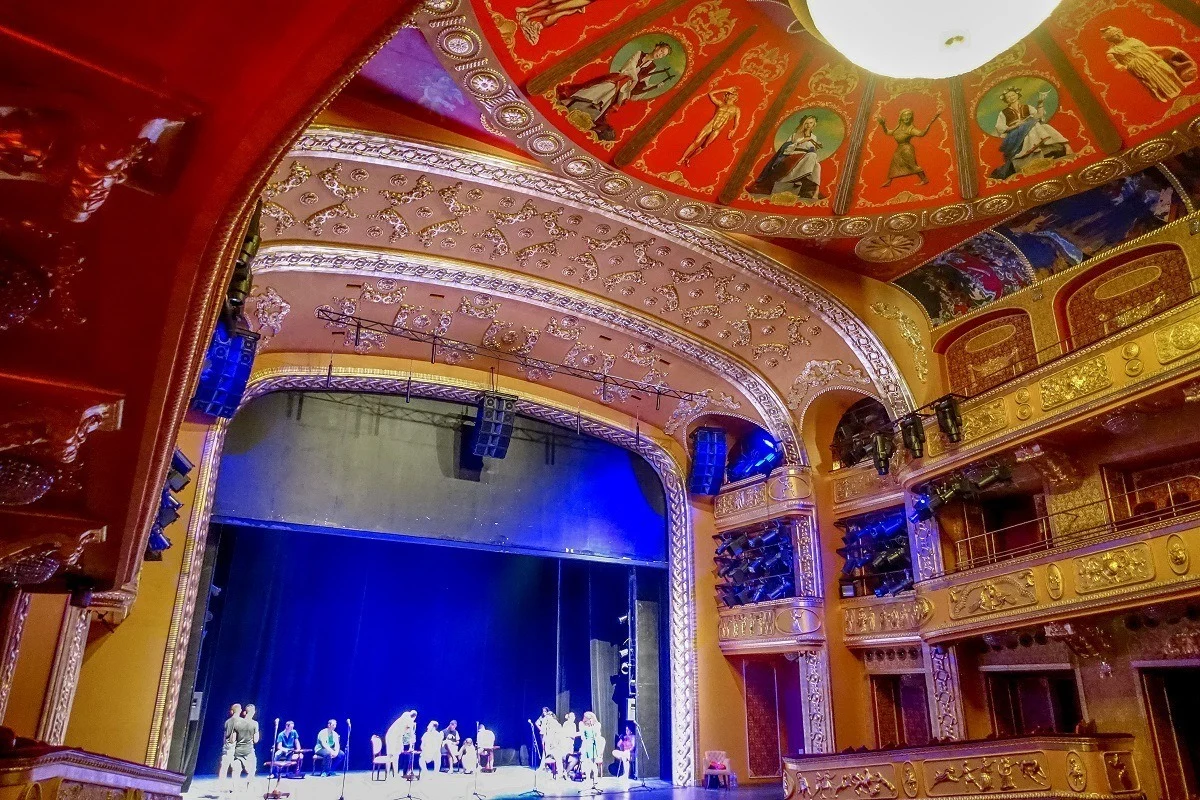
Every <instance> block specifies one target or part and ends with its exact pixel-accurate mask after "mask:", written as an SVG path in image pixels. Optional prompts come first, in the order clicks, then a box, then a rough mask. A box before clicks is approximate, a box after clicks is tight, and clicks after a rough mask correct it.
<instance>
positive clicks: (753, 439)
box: [728, 428, 783, 481]
mask: <svg viewBox="0 0 1200 800" xmlns="http://www.w3.org/2000/svg"><path fill="white" fill-rule="evenodd" d="M782 461H783V449H782V448H781V447H780V446H779V443H778V442H777V441H775V438H774V437H773V436H771V434H769V433H767V432H766V431H764V430H761V429H759V428H755V429H754V430H753V431H751V432H750V433H749V434H747V435H746V437H745V438H743V439H742V440H741V441H740V442H739V443H738V456H737V458H736V459H735V460H734V462H733V464H731V465H730V466H729V472H728V476H729V480H730V481H740V480H745V479H746V478H749V477H750V476H751V475H767V474H769V473H770V472H771V470H773V469H775V467H777V466H779V464H780V463H781V462H782Z"/></svg>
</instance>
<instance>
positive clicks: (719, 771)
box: [704, 750, 737, 789]
mask: <svg viewBox="0 0 1200 800" xmlns="http://www.w3.org/2000/svg"><path fill="white" fill-rule="evenodd" d="M709 778H714V779H715V786H714V788H724V789H728V788H729V786H730V784H731V783H733V784H736V783H737V774H736V773H735V772H734V771H733V767H732V766H731V765H730V763H729V754H728V753H726V752H725V751H724V750H706V751H704V788H705V789H707V788H709V784H708V779H709Z"/></svg>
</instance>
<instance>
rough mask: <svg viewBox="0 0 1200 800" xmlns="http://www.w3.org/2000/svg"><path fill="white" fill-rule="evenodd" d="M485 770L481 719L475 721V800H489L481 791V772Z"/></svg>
mask: <svg viewBox="0 0 1200 800" xmlns="http://www.w3.org/2000/svg"><path fill="white" fill-rule="evenodd" d="M482 770H483V759H482V758H480V757H479V720H476V721H475V769H474V771H473V772H472V777H473V778H474V779H475V781H474V783H475V786H474V787H473V788H474V791H472V792H471V796H472V797H474V798H475V800H487V797H486V796H485V795H482V794H480V793H479V773H480V772H481V771H482Z"/></svg>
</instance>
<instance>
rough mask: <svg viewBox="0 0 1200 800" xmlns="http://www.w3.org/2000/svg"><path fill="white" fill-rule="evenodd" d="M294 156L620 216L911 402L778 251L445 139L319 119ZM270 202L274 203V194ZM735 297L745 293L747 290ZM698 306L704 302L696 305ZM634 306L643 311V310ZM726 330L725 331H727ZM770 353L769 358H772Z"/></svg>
mask: <svg viewBox="0 0 1200 800" xmlns="http://www.w3.org/2000/svg"><path fill="white" fill-rule="evenodd" d="M290 156H291V158H293V159H299V158H306V157H307V158H320V157H323V158H327V159H335V160H336V161H334V163H335V164H336V163H337V161H341V160H345V161H347V162H358V163H361V164H368V165H370V164H374V165H378V166H384V167H392V168H396V169H403V168H408V169H410V170H416V171H420V172H421V173H422V174H429V175H434V176H440V177H445V178H452V179H455V180H456V181H459V182H462V183H474V184H477V185H478V186H481V187H490V188H492V189H499V190H505V191H511V192H513V193H514V194H516V195H517V196H518V197H521V198H530V199H537V200H546V201H550V202H553V203H555V204H558V205H561V206H562V207H564V208H567V209H575V210H579V211H584V212H587V213H589V214H591V215H593V216H596V217H600V218H603V219H605V220H607V221H608V222H610V223H615V224H616V226H620V227H621V228H629V229H631V230H633V231H634V232H635V235H649V236H652V237H654V238H655V239H656V240H658V241H660V242H661V243H663V244H665V245H668V246H671V245H673V246H675V247H678V248H682V249H685V250H686V251H688V252H689V253H690V254H691V255H692V256H695V258H691V259H690V261H691V262H692V263H693V266H694V265H695V263H696V262H697V261H698V260H699V259H705V260H706V261H709V262H711V264H712V265H713V266H716V267H717V268H719V269H729V270H732V271H733V272H734V274H735V276H744V277H745V278H747V279H749V280H752V281H755V282H756V283H757V284H759V285H762V286H765V287H766V288H769V289H772V290H774V291H777V292H781V293H783V294H784V295H785V299H786V300H788V301H791V302H793V303H796V304H800V305H802V306H803V307H804V310H806V311H808V312H811V314H812V315H813V316H815V317H816V318H817V319H819V320H820V322H821V323H823V324H824V327H826V328H828V329H829V330H831V331H833V332H835V333H836V334H837V336H838V337H839V339H840V340H841V343H839V344H838V346H837V348H836V349H838V350H842V349H843V344H842V343H844V348H845V349H848V350H849V353H845V354H843V353H838V355H843V357H844V356H845V355H850V356H852V357H853V359H854V360H857V361H858V362H859V364H861V365H862V367H863V368H864V369H865V373H866V375H867V376H868V377H869V379H870V382H871V385H872V386H873V387H874V389H875V392H876V394H877V395H878V396H879V398H880V399H881V401H882V402H883V403H884V405H885V406H887V407H888V408H889V410H890V411H891V413H892V414H893V415H894V416H898V415H900V414H903V413H905V412H907V411H908V410H911V409H912V408H913V406H914V403H913V400H912V396H911V394H910V392H909V390H908V386H907V385H906V383H905V381H904V378H903V376H902V375H901V373H900V370H899V368H898V367H897V365H896V363H895V361H894V360H893V359H892V357H891V355H890V354H889V353H888V351H887V350H886V348H885V347H884V346H883V345H882V344H881V343H880V341H879V339H878V337H877V336H876V335H875V333H874V332H873V331H872V330H871V329H870V328H869V327H868V326H867V325H866V324H865V323H864V322H863V321H862V320H861V319H860V318H859V317H858V316H857V315H856V314H855V313H854V312H852V311H851V310H850V309H849V308H848V307H847V306H845V305H844V304H843V303H842V302H841V301H840V300H838V299H837V298H836V297H834V296H832V295H831V294H829V293H828V292H827V291H825V290H824V289H823V288H821V287H820V286H818V285H816V284H814V283H813V282H812V281H810V280H808V279H806V278H804V277H802V276H800V275H798V274H796V273H794V272H792V271H790V270H788V269H787V268H786V267H784V266H783V265H781V264H779V263H778V262H776V261H774V260H773V259H770V258H768V257H766V256H764V255H763V254H761V253H758V252H756V251H754V250H752V249H750V248H747V247H743V246H741V245H739V244H737V243H735V242H733V241H731V240H729V239H726V238H725V237H723V236H721V235H719V234H715V233H710V232H706V231H702V230H698V229H695V228H692V227H690V226H687V225H683V224H679V223H676V222H672V221H669V220H663V219H659V218H657V217H655V216H653V215H652V214H648V213H646V212H645V211H643V210H641V209H638V208H632V207H629V208H627V207H623V206H619V205H617V204H616V203H614V201H613V200H611V199H609V198H605V197H602V196H600V195H599V194H596V193H594V192H592V191H590V190H589V189H587V188H584V187H581V186H579V185H577V184H575V183H573V182H572V181H570V180H568V179H565V178H562V177H559V176H556V175H553V174H550V173H548V172H546V171H544V170H542V169H540V168H537V167H530V166H525V165H518V164H514V163H512V162H510V161H506V160H504V159H500V158H496V157H493V156H488V155H484V154H479V153H474V152H469V151H464V150H460V149H457V148H452V147H448V146H444V145H431V144H427V143H422V142H413V141H408V140H403V139H399V138H395V137H390V136H382V135H376V134H369V133H365V132H362V131H356V130H348V129H341V128H334V127H326V126H317V127H314V128H311V129H310V130H309V131H308V133H306V134H305V135H304V136H303V137H301V139H300V140H299V142H297V144H296V146H295V147H294V148H293V150H292V152H291V153H290ZM353 172H354V171H353V170H351V176H353ZM364 172H365V171H364ZM278 176H279V178H280V183H279V184H273V186H280V185H283V184H286V183H287V180H288V178H289V175H288V164H287V163H286V162H285V163H284V164H283V165H282V166H281V168H280V170H279V173H278ZM286 191H288V189H287V188H284V189H283V192H286ZM283 192H277V193H276V194H272V190H271V189H270V188H269V189H268V192H267V193H266V195H265V197H267V199H268V200H272V199H273V200H280V199H281V198H280V195H281V194H283ZM355 196H356V195H355ZM310 199H311V198H310ZM268 205H271V203H270V202H269V203H268ZM378 205H380V203H379V202H378V201H376V202H375V203H373V205H372V208H371V209H370V210H373V209H374V206H378ZM360 208H361V209H362V210H364V211H366V210H368V209H367V207H366V206H361V207H360ZM279 210H281V211H282V212H283V213H284V214H287V215H290V216H291V222H292V223H293V224H294V223H295V222H296V221H297V220H298V218H299V209H297V211H296V213H295V214H293V213H292V212H291V211H289V210H287V209H283V208H282V207H279ZM364 216H370V217H373V218H377V219H378V218H380V217H382V216H383V214H382V213H379V212H377V213H375V214H369V215H364ZM289 227H290V226H289ZM377 227H378V226H377ZM547 227H549V226H547ZM281 228H282V226H280V225H277V226H276V231H277V232H276V235H275V236H274V237H272V236H271V235H270V234H269V233H268V234H267V235H266V238H276V239H279V240H283V239H284V237H283V233H284V232H286V231H285V229H281ZM335 232H336V231H335ZM379 234H380V232H379V230H376V231H375V232H374V235H376V236H378V235H379ZM402 241H403V240H402ZM373 249H377V245H373ZM393 249H396V248H393ZM654 263H659V262H654ZM683 263H685V264H686V263H687V261H686V260H685V261H684V262H683ZM660 265H661V264H660ZM707 266H708V264H705V267H707ZM256 267H257V265H256ZM487 268H488V269H489V270H494V269H495V266H493V265H492V264H488V265H487ZM671 273H672V279H673V280H674V278H676V277H679V278H680V279H681V280H682V281H685V282H686V281H688V280H689V279H691V280H694V279H695V278H693V277H692V276H691V275H687V274H679V273H678V271H677V270H671ZM629 274H630V273H629V272H626V273H621V274H619V275H618V274H616V273H614V274H612V275H610V276H609V279H608V280H614V281H615V280H617V279H618V278H620V277H626V276H628V275H629ZM710 277H711V276H710ZM613 285H615V284H613ZM710 285H711V284H710ZM659 288H660V289H662V288H663V287H659ZM720 290H721V286H719V285H718V286H717V292H718V293H719V292H720ZM751 293H753V291H751ZM589 294H590V292H589ZM597 296H598V295H597ZM734 299H737V300H741V299H742V298H740V297H738V298H734ZM759 299H760V300H761V299H763V298H761V297H760V298H759ZM747 300H749V298H747ZM645 302H646V305H647V306H650V301H649V299H648V300H647V301H645ZM677 304H678V303H677ZM780 305H782V304H780ZM626 308H627V307H626ZM696 308H698V309H699V308H701V307H700V306H697V307H696ZM748 310H749V306H748ZM632 313H634V314H639V312H632ZM640 316H643V317H648V315H645V314H640ZM681 324H683V323H681ZM694 327H696V328H699V329H701V330H703V329H704V328H705V327H706V322H705V320H700V322H699V323H697V324H696V325H695V326H694ZM818 332H819V329H818ZM724 333H726V334H728V331H725V332H724ZM696 335H699V336H701V337H702V338H709V337H710V336H711V337H712V338H711V339H710V342H711V344H712V345H713V346H715V347H717V348H718V349H720V350H728V349H729V348H728V347H727V346H725V345H724V344H720V343H719V342H718V341H714V340H716V339H722V338H725V337H722V336H712V334H705V333H698V334H696ZM789 357H790V354H789ZM767 361H768V364H769V363H770V361H771V359H768V360H767ZM788 363H794V362H787V361H785V362H784V363H783V364H780V365H777V366H776V367H775V368H774V369H773V370H772V372H774V371H776V370H780V369H781V368H782V369H786V365H787V364H788ZM791 377H792V376H791V375H787V376H780V377H776V378H775V379H774V382H775V383H776V385H779V386H781V387H782V388H784V389H786V388H788V382H789V380H790V378H791Z"/></svg>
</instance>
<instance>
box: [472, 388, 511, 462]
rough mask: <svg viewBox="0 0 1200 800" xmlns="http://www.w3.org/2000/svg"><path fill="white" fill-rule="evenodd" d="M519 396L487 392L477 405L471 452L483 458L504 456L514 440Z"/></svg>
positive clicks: (481, 396)
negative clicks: (514, 423)
mask: <svg viewBox="0 0 1200 800" xmlns="http://www.w3.org/2000/svg"><path fill="white" fill-rule="evenodd" d="M516 417H517V398H516V397H513V396H512V395H507V394H496V393H495V392H485V393H484V394H482V395H480V397H479V402H478V403H477V404H476V406H475V433H474V440H473V441H472V443H471V452H472V453H474V454H475V455H476V456H480V457H483V458H504V457H505V456H506V455H508V444H509V442H511V441H512V432H513V422H515V421H516Z"/></svg>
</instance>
